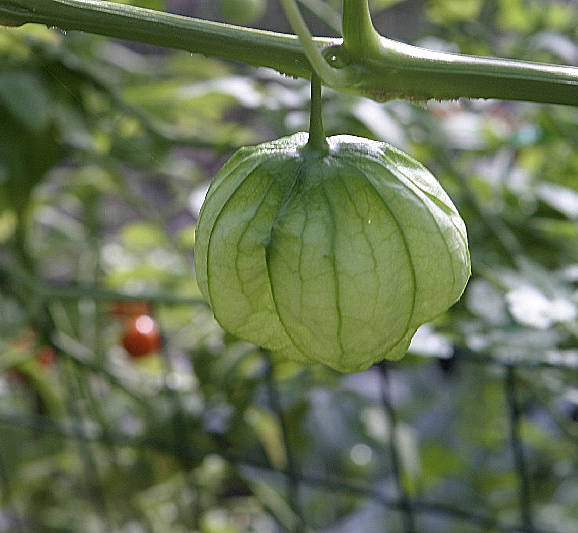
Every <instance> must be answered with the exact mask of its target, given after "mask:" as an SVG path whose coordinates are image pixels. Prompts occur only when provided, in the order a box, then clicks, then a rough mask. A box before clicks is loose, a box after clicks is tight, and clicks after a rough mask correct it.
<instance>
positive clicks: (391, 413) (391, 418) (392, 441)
mask: <svg viewBox="0 0 578 533" xmlns="http://www.w3.org/2000/svg"><path fill="white" fill-rule="evenodd" d="M378 368H379V374H380V387H381V403H382V405H383V408H384V411H385V414H386V416H387V420H388V422H389V449H390V455H391V466H392V470H393V477H394V480H395V485H396V488H397V493H398V496H399V503H400V508H401V511H402V518H403V530H404V533H417V527H416V519H415V513H414V508H413V505H412V502H411V499H410V496H409V494H408V492H407V490H406V489H405V487H404V484H403V472H402V464H401V457H400V451H399V448H398V443H397V413H396V411H395V407H394V406H393V402H392V399H391V393H390V382H389V374H388V371H387V366H386V363H385V362H383V363H381V364H380V365H378Z"/></svg>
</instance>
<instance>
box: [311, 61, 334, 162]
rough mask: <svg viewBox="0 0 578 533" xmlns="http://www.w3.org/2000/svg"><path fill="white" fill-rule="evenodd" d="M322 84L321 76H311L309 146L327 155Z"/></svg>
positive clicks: (313, 74) (327, 146)
mask: <svg viewBox="0 0 578 533" xmlns="http://www.w3.org/2000/svg"><path fill="white" fill-rule="evenodd" d="M321 88H322V83H321V80H320V79H319V76H317V74H315V73H314V72H313V73H312V74H311V114H310V116H309V141H308V142H307V146H308V147H309V148H310V149H311V150H314V151H316V152H322V153H327V151H328V149H329V145H328V144H327V139H326V138H325V129H324V127H323V106H322V96H321Z"/></svg>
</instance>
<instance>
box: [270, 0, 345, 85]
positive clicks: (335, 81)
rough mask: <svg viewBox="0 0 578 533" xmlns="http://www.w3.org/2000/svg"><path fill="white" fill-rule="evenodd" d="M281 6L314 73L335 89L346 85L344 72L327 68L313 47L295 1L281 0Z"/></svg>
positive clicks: (311, 37)
mask: <svg viewBox="0 0 578 533" xmlns="http://www.w3.org/2000/svg"><path fill="white" fill-rule="evenodd" d="M281 5H282V6H283V9H284V11H285V16H286V17H287V20H288V21H289V24H291V28H292V29H293V31H294V32H295V33H296V34H297V35H298V37H299V41H300V42H301V46H303V49H304V50H305V55H306V56H307V59H308V60H309V62H310V63H311V66H312V67H313V69H314V71H315V72H316V73H317V74H318V75H319V77H320V78H321V79H322V80H324V81H325V82H326V83H329V84H331V85H335V86H337V87H339V86H343V85H346V84H347V77H346V74H345V71H340V70H336V69H334V68H332V67H331V66H329V63H327V61H325V58H324V57H323V54H322V53H321V51H320V50H319V48H317V46H316V45H315V42H314V41H313V36H312V35H311V32H310V31H309V28H308V27H307V24H306V22H305V20H304V19H303V17H302V15H301V12H300V11H299V8H298V7H297V3H296V2H295V0H281Z"/></svg>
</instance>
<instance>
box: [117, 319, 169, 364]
mask: <svg viewBox="0 0 578 533" xmlns="http://www.w3.org/2000/svg"><path fill="white" fill-rule="evenodd" d="M122 345H123V346H124V349H125V350H126V351H127V352H128V353H129V355H131V356H132V357H142V356H144V355H148V354H150V353H152V352H156V351H157V350H158V349H159V348H160V346H161V335H160V331H159V328H158V326H157V323H156V322H155V320H154V319H153V318H152V317H150V316H149V315H140V316H136V317H132V318H131V319H129V320H128V322H127V325H126V328H125V331H124V334H123V336H122Z"/></svg>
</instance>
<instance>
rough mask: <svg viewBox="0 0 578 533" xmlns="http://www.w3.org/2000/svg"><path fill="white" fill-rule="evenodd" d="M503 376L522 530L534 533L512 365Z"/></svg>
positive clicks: (507, 367) (528, 479)
mask: <svg viewBox="0 0 578 533" xmlns="http://www.w3.org/2000/svg"><path fill="white" fill-rule="evenodd" d="M505 372H506V373H505V376H504V388H505V391H504V392H505V396H506V402H507V404H508V420H509V423H510V446H511V448H512V454H513V456H514V463H515V466H516V473H517V474H518V498H519V504H520V518H521V520H522V524H523V527H524V530H525V531H526V532H527V533H534V532H535V528H534V518H533V510H532V498H531V495H530V476H529V472H528V467H527V464H526V457H525V454H524V448H523V445H522V436H521V435H520V422H521V417H522V413H521V411H520V404H519V402H518V398H517V395H516V374H515V370H514V367H512V366H509V365H508V366H506V368H505Z"/></svg>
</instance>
